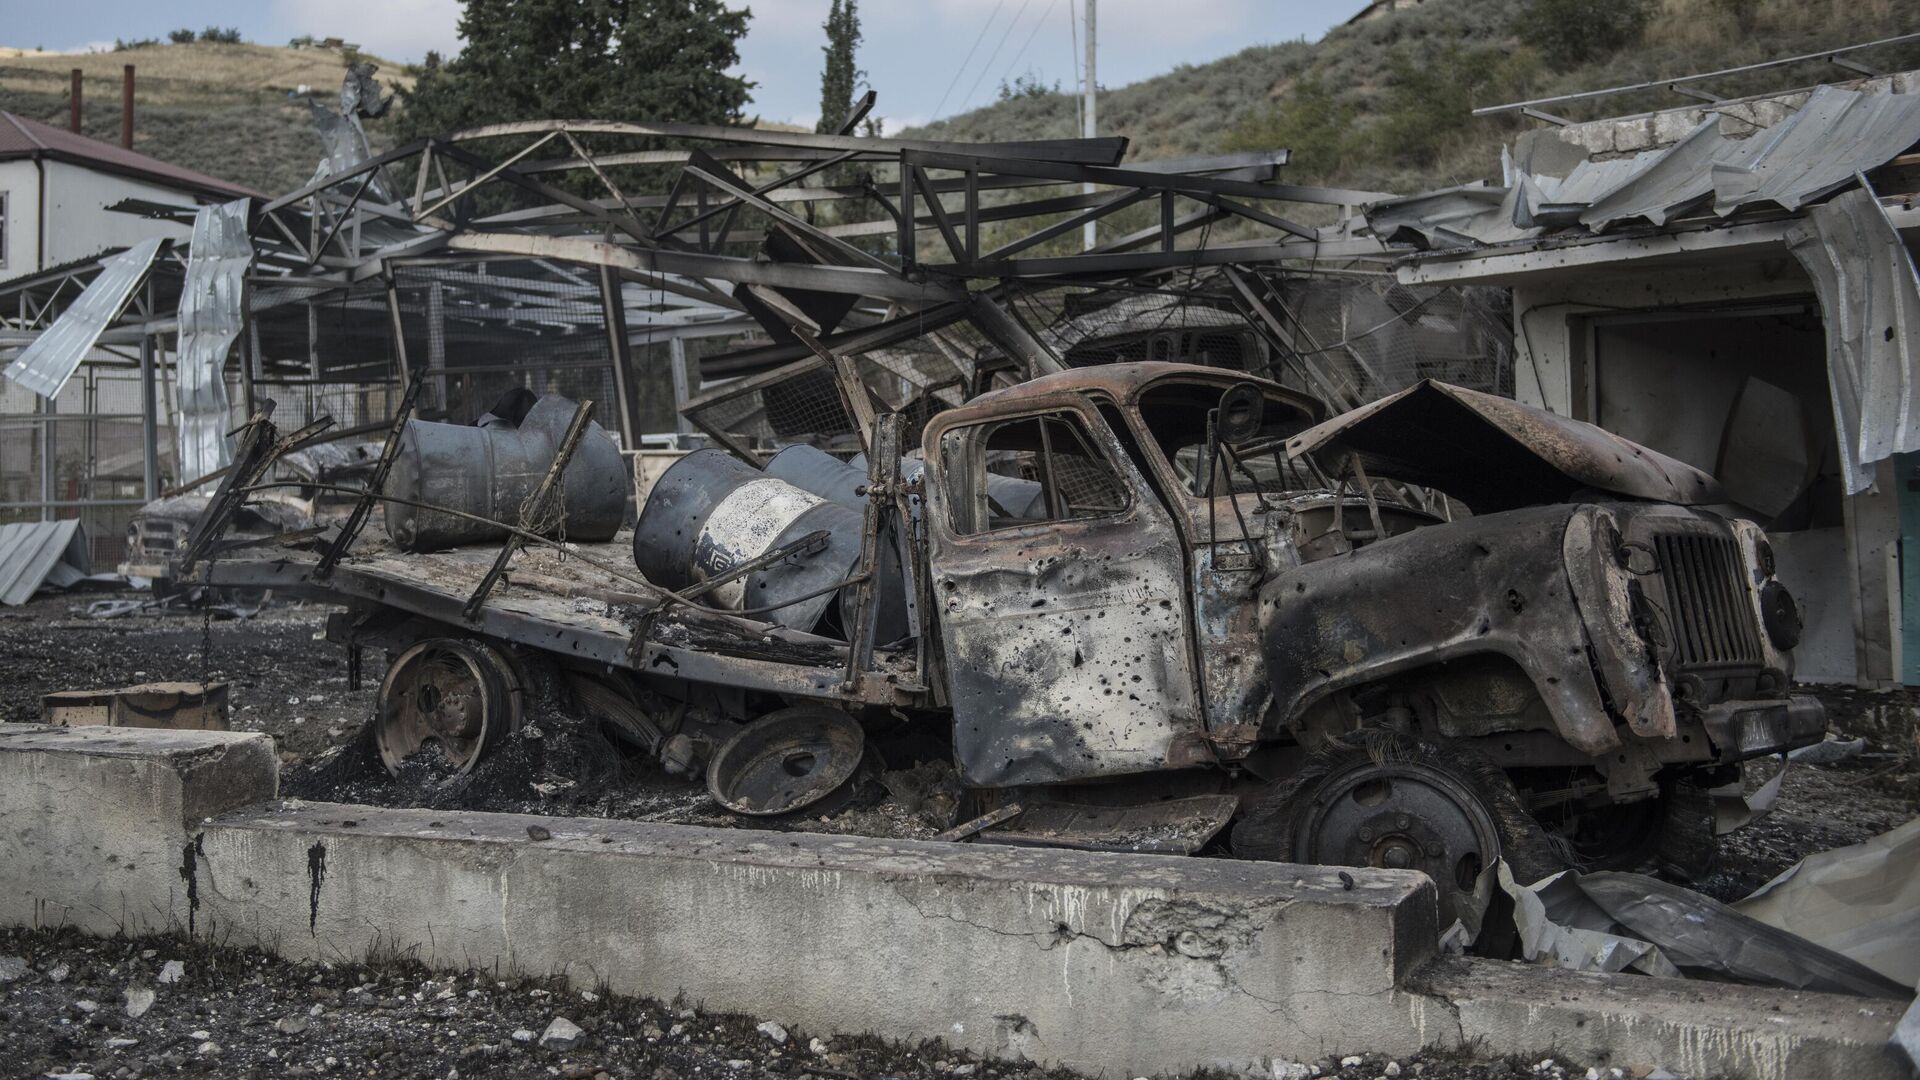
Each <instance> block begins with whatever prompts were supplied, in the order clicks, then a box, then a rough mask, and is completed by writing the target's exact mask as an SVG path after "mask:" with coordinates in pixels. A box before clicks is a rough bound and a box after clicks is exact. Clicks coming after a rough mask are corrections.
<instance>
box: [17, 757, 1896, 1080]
mask: <svg viewBox="0 0 1920 1080" xmlns="http://www.w3.org/2000/svg"><path fill="white" fill-rule="evenodd" d="M274 772H275V769H274V758H273V755H272V746H271V743H270V742H268V740H267V739H266V738H265V737H264V736H260V735H246V734H233V733H226V732H171V731H151V730H138V729H102V728H93V729H57V728H45V727H38V726H24V725H20V726H16V725H0V923H4V924H8V925H22V926H46V925H73V924H77V925H79V926H81V927H82V928H84V929H86V930H89V931H91V932H95V933H110V932H115V931H118V930H122V929H125V930H127V931H129V932H140V931H144V930H153V929H164V928H171V927H180V928H184V929H188V930H189V931H190V932H192V933H195V934H198V935H204V936H207V937H209V938H212V939H214V940H220V941H224V942H229V943H232V944H259V945H261V946H263V947H265V948H267V949H268V950H270V951H274V952H277V953H279V954H281V955H283V956H288V957H296V958H314V959H327V960H342V959H345V960H353V959H360V958H365V957H368V956H372V955H378V954H391V953H394V952H403V953H406V954H409V955H412V956H416V957H418V958H419V959H421V960H423V961H425V962H427V963H429V964H432V965H435V966H437V967H443V968H478V969H487V970H496V969H497V970H511V971H519V972H529V973H540V974H545V973H561V974H564V975H565V976H566V977H568V978H569V979H571V980H573V981H575V982H576V983H577V984H579V985H582V986H599V985H603V984H604V985H606V986H608V987H610V988H611V989H613V990H614V991H616V992H620V993H627V994H643V995H649V996H653V997H657V998H663V999H671V998H674V997H676V996H678V995H680V994H682V993H684V994H685V995H687V997H689V998H690V999H693V1000H695V1001H698V1002H701V1003H703V1004H704V1005H706V1006H707V1007H709V1008H714V1009H720V1010H728V1011H738V1012H743V1013H746V1014H749V1015H752V1016H755V1017H760V1018H766V1019H773V1020H778V1021H781V1022H782V1023H785V1024H789V1025H793V1026H796V1027H799V1028H800V1029H802V1030H804V1031H807V1032H811V1033H823V1034H845V1033H855V1032H871V1033H874V1034H878V1035H881V1036H884V1037H887V1038H891V1039H901V1040H918V1039H924V1038H934V1037H938V1038H941V1039H944V1040H946V1041H947V1042H948V1043H949V1044H951V1045H954V1046H958V1047H964V1048H967V1049H970V1050H974V1051H978V1052H980V1053H983V1054H987V1055H990V1056H994V1057H999V1058H1004V1059H1011V1060H1028V1061H1034V1062H1040V1063H1044V1064H1049V1065H1052V1064H1060V1065H1068V1066H1072V1067H1075V1068H1077V1069H1080V1070H1083V1071H1086V1072H1088V1073H1091V1074H1095V1075H1101V1074H1104V1075H1107V1076H1122V1077H1125V1076H1139V1075H1153V1074H1184V1073H1188V1072H1191V1071H1192V1070H1194V1069H1196V1068H1200V1067H1207V1066H1217V1067H1222V1068H1226V1069H1229V1070H1234V1071H1240V1070H1244V1069H1267V1068H1271V1065H1272V1062H1273V1061H1274V1060H1275V1059H1280V1060H1283V1061H1300V1060H1313V1059H1315V1058H1317V1057H1319V1056H1321V1055H1323V1054H1339V1053H1342V1052H1347V1051H1356V1052H1357V1051H1361V1050H1372V1051H1380V1052H1385V1053H1406V1052H1409V1051H1412V1050H1414V1049H1417V1048H1420V1047H1427V1046H1433V1047H1442V1048H1449V1049H1456V1048H1457V1049H1467V1050H1471V1051H1472V1052H1474V1053H1477V1054H1483V1055H1496V1056H1498V1055H1507V1054H1517V1055H1522V1056H1526V1057H1530V1058H1538V1057H1539V1056H1543V1055H1545V1054H1548V1053H1554V1054H1561V1055H1573V1056H1576V1057H1577V1058H1579V1059H1580V1060H1583V1061H1593V1062H1601V1063H1607V1064H1619V1065H1622V1066H1652V1065H1660V1064H1664V1065H1667V1066H1669V1067H1671V1068H1684V1069H1686V1070H1687V1071H1688V1072H1691V1073H1694V1074H1697V1075H1728V1076H1735V1077H1754V1078H1756V1080H1788V1078H1790V1077H1801V1076H1809V1075H1833V1076H1842V1075H1844V1076H1848V1077H1858V1078H1867V1080H1879V1078H1882V1077H1885V1078H1888V1080H1891V1078H1892V1077H1894V1076H1896V1075H1897V1073H1896V1072H1895V1071H1894V1070H1893V1069H1892V1068H1891V1065H1890V1063H1889V1061H1888V1059H1886V1058H1883V1057H1882V1056H1881V1054H1880V1051H1879V1047H1880V1044H1881V1043H1883V1042H1884V1041H1885V1039H1886V1038H1887V1036H1888V1035H1889V1034H1890V1033H1891V1031H1892V1029H1893V1026H1894V1023H1895V1022H1896V1020H1897V1019H1898V1012H1899V1009H1900V1008H1902V1007H1904V1006H1895V1005H1893V1004H1891V1003H1882V1002H1865V1001H1863V1000H1862V999H1856V998H1837V997H1830V996H1826V995H1819V994H1777V993H1769V992H1765V991H1752V990H1746V989H1743V988H1738V987H1727V986H1718V985H1713V984H1702V983H1660V982H1657V981H1654V980H1648V979H1643V978H1638V977H1628V976H1611V977H1599V976H1588V975H1578V974H1573V973H1566V972H1550V971H1545V970H1542V969H1537V968H1528V967H1523V966H1519V965H1512V964H1506V963H1496V962H1459V961H1452V962H1436V961H1434V960H1433V952H1434V944H1433V943H1434V940H1435V937H1436V933H1435V926H1434V903H1433V893H1432V885H1431V883H1430V882H1428V881H1427V879H1426V878H1425V877H1424V876H1423V875H1419V874H1415V873H1410V872H1400V871H1384V870H1351V871H1347V872H1345V873H1342V872H1340V871H1335V870H1329V869H1325V868H1319V867H1301V866H1288V865H1284V864H1278V863H1245V862H1233V861H1230V860H1213V859H1181V858H1174V857H1159V856H1126V855H1103V854H1095V853H1087V852H1072V851H1053V850H1042V849H1019V848H1000V847H991V846H971V845H958V844H934V843H920V842H912V841H886V840H873V839H865V838H857V837H846V836H814V835H806V834H799V833H768V832H756V831H751V830H746V829H698V828H691V827H685V826H672V825H654V824H645V823H638V822H619V821H602V820H588V819H577V818H560V819H556V818H535V817H526V816H518V815H497V814H470V813H449V812H441V811H428V810H386V809H376V808H373V807H365V806H347V805H340V804H326V803H297V802H273V801H271V796H272V794H273V791H274V783H275V776H274ZM242 803H248V804H251V805H246V806H242V807H240V808H238V809H235V807H236V805H238V804H242ZM536 824H537V825H539V826H540V828H541V829H543V830H545V831H546V832H545V834H544V835H545V838H543V839H535V838H534V836H535V835H536V834H534V833H531V832H530V831H529V830H530V829H531V828H532V827H533V826H534V825H536ZM1883 1014H1884V1015H1883ZM1815 1066H1817V1068H1814V1067H1815ZM1809 1068H1812V1069H1813V1071H1808V1070H1809Z"/></svg>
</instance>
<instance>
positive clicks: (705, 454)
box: [633, 449, 906, 643]
mask: <svg viewBox="0 0 1920 1080" xmlns="http://www.w3.org/2000/svg"><path fill="white" fill-rule="evenodd" d="M863 521H864V516H863V515H862V514H861V513H860V512H859V511H856V510H853V509H851V508H849V507H846V506H842V505H840V504H838V503H835V502H830V501H828V500H826V499H823V498H821V497H820V496H818V495H815V494H813V493H811V492H808V491H803V490H802V489H800V488H798V487H795V486H794V485H792V484H790V483H788V482H786V481H785V480H781V479H779V478H778V477H774V476H769V475H767V474H766V473H765V472H763V471H761V470H759V469H756V468H754V467H753V466H751V465H748V464H746V463H744V462H742V461H740V460H739V459H738V458H735V457H734V456H732V455H731V454H729V453H727V452H726V451H724V450H718V449H706V450H696V451H694V452H693V453H691V454H688V455H687V456H686V457H683V458H681V459H680V460H679V461H677V462H675V463H674V464H673V466H672V467H671V468H669V469H667V471H666V472H665V473H663V474H661V476H660V479H659V480H657V481H655V483H654V485H653V491H652V492H651V493H650V494H649V495H648V496H647V505H646V506H645V507H643V508H642V509H641V511H640V521H639V523H638V524H637V525H635V526H634V530H633V561H634V565H635V566H637V567H639V568H640V572H641V573H642V574H644V575H645V576H646V578H647V580H649V581H651V582H653V583H655V584H656V585H661V586H664V587H666V588H669V589H684V588H686V587H688V586H690V585H694V584H697V583H699V582H702V581H706V580H707V579H709V578H713V577H717V576H719V575H721V574H724V573H726V572H727V571H728V570H730V569H732V568H733V567H735V566H738V565H740V564H741V563H743V562H746V561H748V560H750V559H753V558H756V557H758V556H760V555H763V554H765V553H766V552H768V551H771V550H773V549H774V548H777V547H780V546H781V545H784V544H790V543H792V542H794V541H795V540H798V539H800V538H801V537H803V536H806V535H807V534H809V533H812V532H815V531H825V532H826V534H827V546H826V548H825V549H824V550H820V551H816V552H814V553H812V554H810V555H799V556H795V557H793V558H791V559H786V560H782V561H781V562H778V563H775V564H773V565H771V566H767V567H763V568H762V569H759V570H756V571H754V572H753V573H751V574H749V575H747V576H746V577H745V578H742V579H740V580H737V581H733V582H729V583H727V584H725V585H722V586H721V587H719V588H718V589H715V590H714V591H713V592H711V593H708V594H707V595H706V596H705V597H704V598H703V601H704V602H705V603H708V604H711V605H712V606H714V607H719V608H725V609H728V610H731V611H742V610H746V611H749V612H752V613H753V616H752V617H753V618H756V619H761V620H764V621H767V622H776V623H780V624H782V625H785V626H791V627H793V628H794V629H796V630H805V631H809V632H813V633H820V634H827V635H831V636H834V637H844V636H845V634H846V631H845V627H846V626H847V625H848V622H849V620H850V619H851V618H852V616H853V603H854V600H853V593H852V590H847V589H842V590H838V591H830V592H825V593H821V595H818V596H808V595H807V594H809V593H815V592H819V591H820V590H822V589H825V588H827V587H828V586H831V585H833V584H834V583H835V582H839V581H844V580H845V579H847V578H848V577H851V576H852V575H853V574H854V573H856V572H857V571H858V570H859V563H860V532H861V528H862V525H863ZM879 577H880V582H881V586H880V589H879V590H878V593H877V596H878V599H879V608H878V622H877V624H876V629H877V635H876V640H877V641H879V642H881V643H885V642H888V641H892V640H894V639H896V638H899V637H901V636H904V634H905V633H906V610H905V592H904V589H902V588H901V586H900V584H899V582H900V577H899V574H898V573H897V572H896V573H892V574H888V573H885V572H883V573H882V574H880V575H879ZM789 600H790V601H791V602H788V601H789ZM767 609H771V610H767Z"/></svg>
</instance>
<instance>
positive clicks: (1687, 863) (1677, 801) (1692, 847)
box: [1559, 780, 1716, 883]
mask: <svg viewBox="0 0 1920 1080" xmlns="http://www.w3.org/2000/svg"><path fill="white" fill-rule="evenodd" d="M1559 831H1562V832H1564V833H1566V840H1567V844H1568V847H1569V848H1570V849H1571V851H1572V854H1573V860H1574V862H1575V863H1576V864H1577V865H1578V866H1579V867H1580V868H1581V869H1582V870H1589V871H1591V870H1625V871H1638V872H1644V873H1658V874H1659V875H1660V876H1662V877H1664V878H1668V879H1669V880H1673V881H1680V882H1686V883H1691V882H1695V881H1699V880H1700V879H1702V878H1704V877H1706V876H1707V875H1708V874H1711V873H1712V872H1713V867H1714V863H1715V861H1716V840H1715V837H1714V834H1713V798H1712V796H1710V795H1708V794H1707V792H1706V789H1705V788H1702V787H1700V786H1699V785H1697V784H1695V783H1693V782H1691V781H1688V780H1677V781H1663V782H1662V783H1661V785H1660V796H1659V798H1655V799H1647V800H1645V801H1642V802H1636V803H1627V804H1625V805H1620V806H1607V807H1601V808H1599V809H1594V810H1588V811H1586V812H1584V813H1583V814H1581V816H1580V817H1579V819H1578V820H1577V821H1576V822H1575V823H1574V824H1572V825H1571V826H1563V827H1561V828H1560V830H1559Z"/></svg>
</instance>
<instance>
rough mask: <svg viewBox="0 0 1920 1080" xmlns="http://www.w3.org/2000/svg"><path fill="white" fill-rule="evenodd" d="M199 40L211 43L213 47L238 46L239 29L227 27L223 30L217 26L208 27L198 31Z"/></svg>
mask: <svg viewBox="0 0 1920 1080" xmlns="http://www.w3.org/2000/svg"><path fill="white" fill-rule="evenodd" d="M200 40H201V41H206V42H211V43H213V44H215V45H238V44H240V28H239V27H237V26H229V27H227V28H226V29H224V30H223V29H221V28H220V27H218V26H209V27H207V28H206V29H205V30H202V31H200Z"/></svg>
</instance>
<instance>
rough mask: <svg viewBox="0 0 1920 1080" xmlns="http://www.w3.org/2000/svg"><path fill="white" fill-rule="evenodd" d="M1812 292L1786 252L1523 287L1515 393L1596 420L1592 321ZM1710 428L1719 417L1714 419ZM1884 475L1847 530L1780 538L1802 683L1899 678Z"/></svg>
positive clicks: (1893, 521)
mask: <svg viewBox="0 0 1920 1080" xmlns="http://www.w3.org/2000/svg"><path fill="white" fill-rule="evenodd" d="M1811 292H1812V286H1811V283H1810V282H1809V281H1808V280H1807V278H1806V275H1805V274H1804V273H1803V272H1802V271H1801V269H1800V266H1799V264H1798V263H1797V262H1796V261H1794V259H1793V258H1792V257H1791V256H1789V255H1788V254H1786V252H1785V251H1784V250H1782V251H1781V252H1780V253H1779V254H1778V255H1777V256H1772V255H1767V256H1760V257H1754V256H1751V255H1745V256H1741V257H1739V258H1723V259H1721V260H1718V261H1708V262H1702V263H1699V264H1695V265H1691V266H1684V267H1675V268H1671V269H1659V268H1651V267H1645V266H1628V267H1625V268H1622V267H1613V268H1607V269H1599V268H1593V267H1588V268H1583V270H1582V271H1581V272H1580V273H1578V274H1568V275H1566V276H1564V277H1561V278H1558V279H1553V280H1544V281H1539V282H1538V283H1532V284H1525V285H1516V286H1515V287H1514V323H1515V326H1514V336H1515V338H1516V339H1517V340H1516V353H1517V359H1516V361H1515V365H1514V367H1515V391H1516V396H1518V397H1519V398H1520V400H1522V401H1525V402H1528V403H1531V404H1535V405H1541V406H1544V407H1546V408H1548V409H1550V410H1552V411H1554V412H1556V413H1560V414H1562V415H1569V416H1574V417H1577V418H1580V419H1595V417H1594V404H1595V402H1594V390H1593V387H1592V385H1591V383H1592V376H1591V358H1592V348H1593V320H1594V319H1595V318H1596V317H1602V316H1611V315H1617V314H1619V313H1622V312H1645V311H1657V310H1661V309H1671V308H1677V307H1696V306H1697V307H1702V308H1708V309H1711V308H1713V307H1718V306H1727V307H1731V306H1735V305H1750V304H1755V303H1763V302H1767V301H1777V302H1787V301H1796V300H1801V299H1804V298H1806V297H1807V296H1809V295H1810V294H1811ZM1669 404H1671V403H1669ZM1682 404H1685V403H1682ZM1679 415H1684V410H1682V412H1681V413H1680V414H1679ZM1714 419H1715V421H1716V422H1717V421H1718V420H1719V414H1718V413H1716V414H1715V417H1714ZM1672 441H1673V442H1674V443H1675V444H1676V445H1678V446H1681V447H1684V446H1686V445H1689V444H1691V443H1695V442H1699V441H1700V440H1698V439H1692V438H1691V437H1690V435H1689V433H1681V434H1680V435H1678V436H1677V437H1676V438H1675V439H1673V440H1672ZM1656 448H1660V447H1658V446H1656ZM1881 473H1882V475H1881V479H1880V482H1879V483H1877V484H1876V485H1875V486H1874V487H1873V488H1872V489H1870V490H1868V491H1866V492H1863V493H1861V494H1859V495H1855V496H1851V497H1843V499H1842V503H1843V510H1844V521H1843V523H1842V524H1840V525H1837V526H1835V525H1830V524H1829V525H1826V526H1824V527H1820V528H1808V529H1799V530H1795V531H1792V532H1780V533H1776V534H1773V535H1774V541H1775V543H1774V549H1775V553H1776V555H1777V556H1778V558H1779V562H1780V567H1781V570H1780V574H1781V578H1782V580H1783V581H1785V582H1786V583H1787V585H1788V587H1789V588H1791V589H1792V590H1793V592H1794V594H1795V596H1796V597H1798V598H1799V599H1800V600H1801V602H1802V606H1803V610H1804V613H1805V616H1806V632H1805V635H1804V637H1803V639H1802V640H1803V644H1802V646H1801V648H1800V649H1799V650H1797V651H1796V658H1797V663H1798V664H1799V675H1800V677H1802V678H1806V679H1810V680H1813V681H1827V682H1845V681H1853V682H1858V683H1862V684H1866V685H1886V684H1889V683H1892V682H1894V681H1897V680H1898V678H1899V672H1900V670H1901V667H1900V655H1899V633H1898V628H1899V626H1900V622H1901V610H1900V601H1899V596H1898V586H1899V574H1898V564H1897V559H1898V552H1899V543H1900V529H1899V508H1898V501H1897V498H1898V497H1897V493H1896V491H1895V487H1894V484H1893V474H1892V467H1891V463H1882V468H1881Z"/></svg>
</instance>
